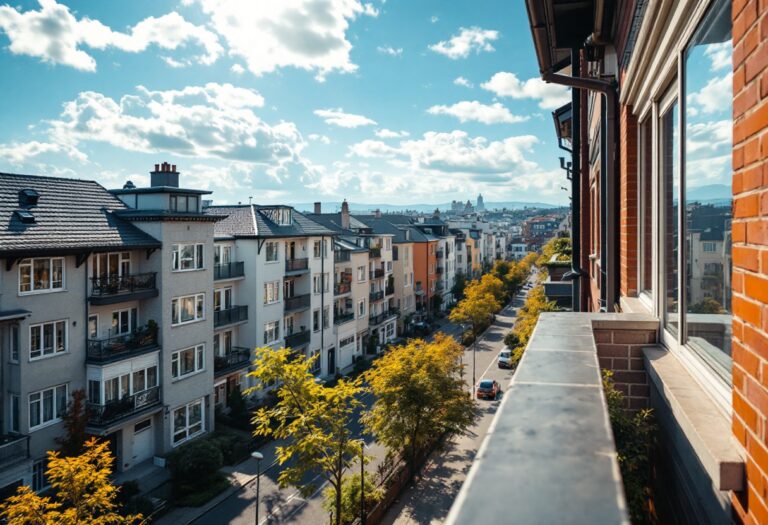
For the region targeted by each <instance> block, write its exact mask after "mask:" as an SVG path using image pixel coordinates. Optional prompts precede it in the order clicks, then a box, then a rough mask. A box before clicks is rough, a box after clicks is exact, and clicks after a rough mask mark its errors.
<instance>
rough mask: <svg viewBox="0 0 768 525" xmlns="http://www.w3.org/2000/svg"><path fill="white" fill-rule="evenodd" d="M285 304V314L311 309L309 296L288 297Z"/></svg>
mask: <svg viewBox="0 0 768 525" xmlns="http://www.w3.org/2000/svg"><path fill="white" fill-rule="evenodd" d="M283 302H284V303H285V306H284V311H285V312H294V311H296V310H302V309H306V308H309V294H308V293H307V294H304V295H294V296H293V297H286V298H285V300H284V301H283Z"/></svg>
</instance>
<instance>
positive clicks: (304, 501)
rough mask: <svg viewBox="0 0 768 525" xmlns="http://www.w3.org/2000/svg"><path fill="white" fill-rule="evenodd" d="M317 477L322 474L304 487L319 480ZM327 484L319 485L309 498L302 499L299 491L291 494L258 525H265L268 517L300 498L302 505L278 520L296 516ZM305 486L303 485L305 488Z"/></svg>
mask: <svg viewBox="0 0 768 525" xmlns="http://www.w3.org/2000/svg"><path fill="white" fill-rule="evenodd" d="M319 477H322V474H318V475H317V476H315V477H314V478H312V479H311V480H309V483H307V484H306V485H311V484H312V483H313V482H314V481H315V480H316V479H317V478H319ZM327 484H328V482H327V481H326V482H324V483H323V484H322V485H320V488H319V489H317V490H316V491H315V492H313V493H312V494H311V495H310V496H309V498H304V497H302V496H301V491H300V490H297V491H296V492H294V493H293V494H291V495H290V496H288V497H287V498H286V499H285V501H284V502H282V503H281V504H280V505H279V506H278V507H277V508H276V509H274V510H273V511H271V512H269V513H267V515H266V516H265V517H264V519H263V520H261V521H260V522H259V525H262V523H267V522H268V521H269V519H270V517H272V516H275V512H277V511H279V510H280V509H282V508H283V507H285V506H286V505H287V504H288V503H290V502H291V501H293V500H294V499H296V498H297V497H298V498H300V499H301V500H302V503H301V504H300V505H298V506H297V507H296V508H295V509H293V510H291V512H290V513H288V514H286V515H285V516H281V517H280V519H281V520H284V519H286V520H287V519H289V518H290V517H291V516H293V515H294V514H296V513H297V512H298V511H299V510H301V509H302V508H304V505H306V504H307V503H308V502H309V501H308V500H309V499H312V498H314V497H315V496H316V495H317V493H318V492H320V491H321V490H323V489H324V488H325V486H326V485H327ZM306 485H305V486H306ZM278 490H279V488H278Z"/></svg>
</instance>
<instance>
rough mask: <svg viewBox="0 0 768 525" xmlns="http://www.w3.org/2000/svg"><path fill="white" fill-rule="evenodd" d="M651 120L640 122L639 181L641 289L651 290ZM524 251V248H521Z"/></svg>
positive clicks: (644, 290)
mask: <svg viewBox="0 0 768 525" xmlns="http://www.w3.org/2000/svg"><path fill="white" fill-rule="evenodd" d="M651 133H652V126H651V120H650V119H646V120H645V121H644V122H642V123H641V124H640V133H639V137H638V139H639V141H638V142H639V148H640V155H639V157H640V158H639V161H640V181H639V188H640V191H639V206H640V210H641V212H640V220H639V221H638V222H639V224H638V226H639V233H640V239H639V241H640V242H639V246H640V260H639V263H640V264H639V267H640V280H639V283H640V291H643V292H650V290H651V289H652V286H653V147H652V146H653V139H652V138H651ZM520 251H522V250H520Z"/></svg>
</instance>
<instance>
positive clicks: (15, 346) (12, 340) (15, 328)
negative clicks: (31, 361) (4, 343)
mask: <svg viewBox="0 0 768 525" xmlns="http://www.w3.org/2000/svg"><path fill="white" fill-rule="evenodd" d="M8 343H9V345H8V346H9V347H10V352H9V354H8V357H9V359H10V360H11V361H12V362H14V363H18V362H19V352H20V350H19V325H17V324H12V325H11V330H10V333H9V334H8Z"/></svg>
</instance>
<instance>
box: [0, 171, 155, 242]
mask: <svg viewBox="0 0 768 525" xmlns="http://www.w3.org/2000/svg"><path fill="white" fill-rule="evenodd" d="M23 189H33V190H35V191H37V192H38V193H39V194H40V198H39V201H38V203H37V206H33V207H30V208H28V211H29V212H30V213H31V214H32V215H33V216H34V219H35V222H34V223H24V222H22V221H21V219H20V218H19V217H18V215H17V214H16V213H15V212H16V211H17V210H21V209H22V208H21V207H20V206H19V191H20V190H23ZM124 209H126V206H125V204H123V203H122V201H120V200H119V199H118V198H117V197H115V196H114V195H112V194H111V193H109V192H108V191H107V190H106V189H105V188H103V187H102V186H101V185H99V184H98V183H96V182H94V181H88V180H79V179H65V178H61V177H43V176H34V175H17V174H12V173H0V221H2V223H3V224H4V225H5V227H4V228H3V229H2V230H0V253H2V254H13V253H18V254H27V253H30V254H31V253H34V252H41V251H61V252H66V251H80V250H83V249H93V250H108V249H111V248H149V247H158V246H160V242H159V241H158V240H157V239H155V238H153V237H151V236H150V235H148V234H146V233H144V232H143V231H141V230H140V229H139V228H137V227H136V226H134V225H133V224H131V223H130V222H128V221H126V220H124V219H121V218H119V217H117V215H116V214H115V213H114V212H116V211H119V210H124Z"/></svg>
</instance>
